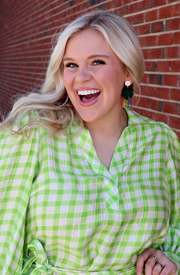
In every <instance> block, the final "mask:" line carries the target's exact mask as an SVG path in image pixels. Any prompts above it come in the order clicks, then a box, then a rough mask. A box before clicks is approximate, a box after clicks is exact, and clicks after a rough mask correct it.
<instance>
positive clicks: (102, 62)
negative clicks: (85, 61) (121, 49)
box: [93, 60, 105, 65]
mask: <svg viewBox="0 0 180 275" xmlns="http://www.w3.org/2000/svg"><path fill="white" fill-rule="evenodd" d="M102 64H105V62H104V61H103V60H94V61H93V65H102Z"/></svg>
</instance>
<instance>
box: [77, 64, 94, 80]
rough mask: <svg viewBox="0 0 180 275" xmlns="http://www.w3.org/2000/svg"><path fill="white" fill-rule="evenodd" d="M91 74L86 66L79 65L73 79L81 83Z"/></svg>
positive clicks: (88, 78) (89, 78)
mask: <svg viewBox="0 0 180 275" xmlns="http://www.w3.org/2000/svg"><path fill="white" fill-rule="evenodd" d="M91 78H92V76H91V74H90V72H89V70H88V68H87V67H86V66H81V67H80V66H79V68H78V70H77V73H76V77H75V81H76V82H79V83H83V82H87V81H89V80H91Z"/></svg>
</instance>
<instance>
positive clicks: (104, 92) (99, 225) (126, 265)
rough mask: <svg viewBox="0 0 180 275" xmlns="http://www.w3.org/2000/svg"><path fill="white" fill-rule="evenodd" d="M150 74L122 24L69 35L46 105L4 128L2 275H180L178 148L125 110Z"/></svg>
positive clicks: (34, 106)
mask: <svg viewBox="0 0 180 275" xmlns="http://www.w3.org/2000/svg"><path fill="white" fill-rule="evenodd" d="M143 71H144V64H143V57H142V53H141V50H140V46H139V43H138V39H137V37H136V36H135V34H134V31H133V29H132V27H131V26H130V25H129V23H128V22H127V21H126V20H125V19H123V18H122V17H120V16H118V15H115V14H112V13H109V12H107V13H106V12H103V11H97V12H93V13H87V14H85V15H84V16H82V17H81V18H78V19H77V20H75V21H74V22H72V23H71V24H69V26H67V28H66V29H65V30H64V31H63V32H62V33H61V35H60V36H59V39H58V41H57V45H56V47H55V49H54V51H53V53H52V56H51V59H50V63H49V67H48V71H47V76H46V80H45V83H44V86H43V88H42V94H30V95H29V96H28V97H24V98H22V99H20V100H19V101H18V102H16V104H15V105H14V108H13V110H12V112H11V113H10V114H9V116H8V118H7V119H6V120H5V121H4V122H3V123H2V125H1V129H6V131H2V132H1V141H0V144H1V145H0V151H1V160H0V161H1V172H0V178H1V198H2V199H1V219H0V225H1V231H0V236H1V237H0V238H1V239H0V240H1V245H0V251H1V259H0V270H1V274H3V275H12V274H15V275H16V274H18V275H19V274H30V272H31V271H32V273H31V274H38V275H40V274H74V273H76V274H77V273H79V274H111V273H115V274H123V275H126V274H130V275H135V274H138V275H141V274H146V275H152V274H153V275H154V274H161V275H175V274H178V271H180V250H179V244H180V217H179V213H180V199H179V196H180V194H179V191H180V182H179V173H180V169H179V158H180V144H179V141H178V138H177V136H176V135H175V134H174V132H173V131H172V130H171V129H170V128H169V127H168V126H167V125H165V124H163V123H157V122H155V121H152V120H150V119H148V118H145V117H142V116H140V115H138V114H136V113H135V112H133V111H131V110H130V109H129V108H122V103H123V102H124V101H125V100H127V102H128V101H129V100H130V99H131V97H132V95H133V90H132V89H133V88H136V87H137V86H138V83H139V82H140V80H141V78H142V75H143ZM69 99H70V100H71V102H70V101H69ZM10 132H13V133H14V135H12V134H11V133H10ZM23 252H24V256H23ZM23 258H24V261H23ZM23 263H24V265H23ZM22 265H23V269H22Z"/></svg>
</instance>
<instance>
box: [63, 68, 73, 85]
mask: <svg viewBox="0 0 180 275" xmlns="http://www.w3.org/2000/svg"><path fill="white" fill-rule="evenodd" d="M63 82H64V86H65V87H66V89H69V88H70V87H71V83H72V76H71V74H70V73H69V72H67V71H66V70H64V72H63Z"/></svg>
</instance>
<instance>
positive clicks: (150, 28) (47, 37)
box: [0, 0, 180, 138]
mask: <svg viewBox="0 0 180 275" xmlns="http://www.w3.org/2000/svg"><path fill="white" fill-rule="evenodd" d="M98 8H100V9H106V10H111V11H114V12H116V13H119V14H121V15H123V16H124V17H125V18H127V19H128V20H129V21H130V22H131V23H132V25H133V26H134V28H135V30H136V32H137V35H138V37H139V40H140V43H141V46H142V48H143V54H144V57H145V65H146V71H145V74H144V77H143V80H142V85H141V95H140V101H139V103H138V106H137V107H134V109H135V110H136V111H137V112H139V113H141V114H142V115H145V116H148V117H150V118H152V119H155V120H160V121H164V122H165V123H167V124H168V125H170V126H171V127H172V128H173V129H174V130H175V131H176V133H177V134H178V136H179V138H180V88H179V87H180V1H173V0H136V1H133V0H107V1H102V0H89V1H87V0H85V1H84V0H70V1H63V0H44V1H40V0H33V1H31V0H19V1H18V0H16V1H15V0H10V1H7V0H1V6H0V15H1V17H0V34H1V43H0V87H1V88H0V108H1V110H4V111H6V112H7V111H9V110H10V109H11V106H12V101H11V98H12V96H13V95H15V94H22V93H25V92H27V91H30V90H32V89H33V88H34V87H37V86H38V84H39V83H41V81H42V79H43V78H44V74H45V72H46V67H47V62H48V59H49V55H50V51H51V48H52V42H51V41H52V37H53V35H54V34H55V33H57V32H58V29H59V27H60V26H61V24H63V23H64V22H67V21H68V22H69V21H71V20H73V19H74V18H76V17H77V16H78V15H80V14H81V13H82V12H85V11H90V10H94V9H98Z"/></svg>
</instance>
